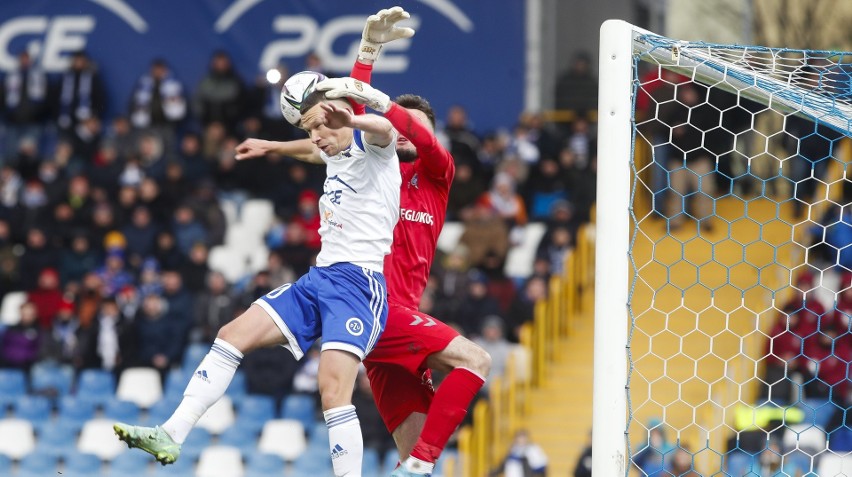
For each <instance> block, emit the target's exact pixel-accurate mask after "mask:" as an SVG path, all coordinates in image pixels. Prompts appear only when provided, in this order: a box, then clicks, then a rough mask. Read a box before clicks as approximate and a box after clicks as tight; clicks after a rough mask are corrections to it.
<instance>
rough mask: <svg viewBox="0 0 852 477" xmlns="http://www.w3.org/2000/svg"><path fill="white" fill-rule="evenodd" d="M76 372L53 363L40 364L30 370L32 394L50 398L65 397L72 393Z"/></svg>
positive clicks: (68, 367) (69, 367)
mask: <svg viewBox="0 0 852 477" xmlns="http://www.w3.org/2000/svg"><path fill="white" fill-rule="evenodd" d="M73 384H74V370H73V369H72V368H71V366H59V365H57V364H56V363H51V362H47V361H45V362H39V363H36V364H35V365H33V367H32V369H30V392H31V393H32V394H40V395H43V396H48V397H58V396H64V395H66V394H69V393H70V392H71V386H72V385H73Z"/></svg>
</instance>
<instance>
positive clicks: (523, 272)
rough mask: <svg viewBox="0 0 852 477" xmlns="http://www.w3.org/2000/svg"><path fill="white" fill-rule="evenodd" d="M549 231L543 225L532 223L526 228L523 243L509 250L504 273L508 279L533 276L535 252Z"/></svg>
mask: <svg viewBox="0 0 852 477" xmlns="http://www.w3.org/2000/svg"><path fill="white" fill-rule="evenodd" d="M546 231H547V226H546V225H545V224H543V223H538V222H531V223H529V224H527V225H526V226H525V227H524V235H523V239H522V240H521V243H519V244H518V245H516V246H514V247H512V248H510V249H509V253H508V254H507V255H506V265H505V267H504V268H503V271H504V272H505V273H506V276H508V277H513V278H514V277H520V278H526V277H528V276H530V275H531V274H532V271H533V270H532V268H533V263H534V262H535V252H536V250H537V249H538V244H539V242H541V238H542V237H543V236H544V233H545V232H546Z"/></svg>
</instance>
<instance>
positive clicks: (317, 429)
mask: <svg viewBox="0 0 852 477" xmlns="http://www.w3.org/2000/svg"><path fill="white" fill-rule="evenodd" d="M308 435H309V436H310V437H311V440H310V442H308V447H314V446H319V447H320V448H325V447H328V446H327V444H328V426H327V425H326V424H325V421H314V422H313V424H311V428H310V432H309V433H308Z"/></svg>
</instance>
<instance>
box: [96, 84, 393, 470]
mask: <svg viewBox="0 0 852 477" xmlns="http://www.w3.org/2000/svg"><path fill="white" fill-rule="evenodd" d="M302 127H303V128H304V129H306V130H307V131H308V133H309V135H310V138H311V141H312V142H313V143H314V144H315V145H316V146H317V148H319V150H320V151H321V153H320V157H321V158H322V160H323V161H324V162H325V163H326V176H327V177H326V180H325V184H324V185H323V195H322V197H321V198H320V201H319V207H320V216H321V220H322V223H321V226H320V230H319V232H320V235H321V237H322V248H321V249H320V253H319V255H318V256H317V266H316V267H312V268H311V270H310V271H309V272H308V273H307V274H305V275H304V276H302V277H301V278H300V279H299V280H298V281H296V282H295V283H287V284H284V285H282V286H280V287H278V288H276V289H275V290H273V291H271V292H269V293H268V294H266V295H265V296H263V297H260V298H259V299H258V300H257V301H255V302H254V304H253V305H252V306H251V307H250V308H249V309H248V310H247V311H246V312H245V313H243V314H242V315H240V316H239V317H237V318H236V319H235V320H234V321H232V322H230V323H228V324H226V325H225V326H223V327H222V329H221V330H220V331H219V333H218V335H217V337H216V340H215V341H214V343H213V345H212V347H211V349H210V352H209V353H208V354H207V356H205V358H204V359H203V360H202V361H201V364H200V365H199V366H198V368H197V370H196V372H195V373H194V375H193V377H192V378H191V379H190V382H189V384H188V385H187V388H186V391H185V392H184V397H183V400H182V401H181V403H180V405H179V406H178V407H177V409H176V410H175V412H174V414H173V415H172V416H171V417H170V418H169V419H168V420H167V421H166V422H165V423H164V424H163V425H162V426H157V427H153V428H151V427H139V426H131V425H128V424H124V423H116V424H115V425H114V426H113V427H114V429H115V432H116V434H118V436H119V438H120V439H121V440H123V441H125V442H127V444H128V446H129V447H138V448H141V449H142V450H144V451H146V452H148V453H150V454H152V455H154V456H155V457H156V458H157V460H158V461H159V462H161V463H162V464H164V465H165V464H170V463H172V462H174V461H175V460H176V459H177V458H178V456H179V455H180V445H181V444H182V443H183V442H184V440H185V439H186V436H187V435H188V434H189V432H190V431H191V430H192V428H193V426H194V425H195V423H196V422H197V421H198V419H199V418H201V416H202V415H203V414H204V412H205V411H207V409H209V408H210V407H211V406H212V405H213V404H214V403H215V402H216V401H218V400H219V399H220V398H221V397H222V396H223V395H224V394H225V390H226V389H227V387H228V385H229V384H230V382H231V379H232V377H233V375H234V372H235V371H236V370H237V367H238V366H239V364H240V361H241V360H242V357H243V355H244V354H245V353H247V352H249V351H252V350H254V349H258V348H261V347H269V346H275V345H282V346H284V347H285V348H287V349H289V350H290V352H292V353H293V355H294V356H295V357H296V359H301V357H302V356H303V355H304V353H305V352H306V351H307V350H308V348H310V346H311V345H312V344H313V342H314V341H315V340H316V339H317V338H319V337H320V336H321V337H322V338H323V340H322V353H321V355H320V365H319V391H320V397H321V401H322V408H323V416H324V417H325V421H326V424H327V425H328V428H329V441H330V442H329V446H330V450H331V457H332V464H333V467H334V474H335V475H336V476H349V477H360V475H361V458H362V455H363V441H362V437H361V428H360V423H359V421H358V416H357V414H356V413H355V407H354V406H352V391H353V388H354V385H355V379H356V377H357V375H358V367H359V364H360V362H361V361H362V360H363V359H364V357H365V356H366V355H367V354H368V353H369V352H370V351H371V350H372V349H373V346H375V344H376V342H377V341H378V339H379V336H380V335H381V333H382V330H383V329H384V325H385V321H386V319H387V314H388V311H387V293H386V286H385V279H384V276H383V275H382V267H383V262H384V257H385V255H387V254H388V253H389V252H390V246H391V241H392V240H393V229H394V226H395V225H396V223H397V220H398V219H399V195H400V192H399V191H400V185H401V178H400V174H399V159H398V158H397V155H396V140H397V137H396V136H397V133H396V131H395V130H394V128H393V127H392V126H391V124H390V122H389V121H388V120H387V119H385V118H384V117H382V116H377V115H372V114H368V115H357V116H356V115H354V114H353V113H352V107H351V106H350V104H349V103H348V102H347V101H345V100H327V99H325V96H324V93H322V92H314V93H311V94H310V95H308V96H307V97H306V98H305V99H304V101H303V103H302Z"/></svg>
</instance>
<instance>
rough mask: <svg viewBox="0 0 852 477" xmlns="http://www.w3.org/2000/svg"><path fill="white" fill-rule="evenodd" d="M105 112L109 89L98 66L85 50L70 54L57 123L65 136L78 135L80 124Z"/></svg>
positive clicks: (60, 87) (62, 84) (60, 96)
mask: <svg viewBox="0 0 852 477" xmlns="http://www.w3.org/2000/svg"><path fill="white" fill-rule="evenodd" d="M104 111H106V90H105V88H104V84H103V80H102V79H101V75H100V73H99V72H98V70H97V68H96V67H95V65H94V64H93V63H92V61H91V60H90V59H89V57H88V55H86V53H85V52H84V51H78V52H76V53H74V54H73V55H72V56H71V68H70V69H69V70H68V71H67V72H66V73H64V74H63V75H62V78H61V79H60V84H59V113H58V117H57V124H58V125H59V128H60V130H61V131H63V133H64V134H65V135H66V136H72V135H74V134H76V128H77V126H79V125H81V124H83V123H85V122H86V121H88V120H90V119H94V120H97V121H98V122H100V119H101V117H102V115H103V113H104Z"/></svg>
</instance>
